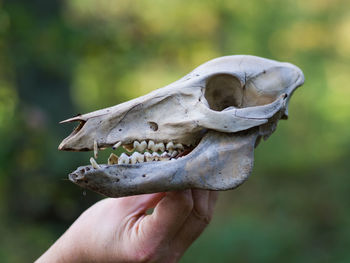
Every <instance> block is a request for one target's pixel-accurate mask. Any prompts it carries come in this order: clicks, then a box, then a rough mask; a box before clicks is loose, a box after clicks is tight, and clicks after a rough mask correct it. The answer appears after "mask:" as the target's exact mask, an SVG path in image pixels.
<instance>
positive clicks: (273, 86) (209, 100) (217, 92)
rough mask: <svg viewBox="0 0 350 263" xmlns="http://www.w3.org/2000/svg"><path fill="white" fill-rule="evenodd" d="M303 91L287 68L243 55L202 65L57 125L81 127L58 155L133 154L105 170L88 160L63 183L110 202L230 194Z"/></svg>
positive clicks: (299, 76)
mask: <svg viewBox="0 0 350 263" xmlns="http://www.w3.org/2000/svg"><path fill="white" fill-rule="evenodd" d="M303 83H304V76H303V73H302V71H301V70H300V69H299V68H297V67H296V66H294V65H292V64H289V63H281V62H277V61H273V60H268V59H264V58H259V57H254V56H243V55H240V56H226V57H220V58H216V59H214V60H211V61H209V62H206V63H204V64H202V65H201V66H199V67H198V68H196V69H195V70H193V71H192V72H191V73H189V74H188V75H186V76H185V77H183V78H181V79H180V80H178V81H176V82H174V83H172V84H170V85H168V86H166V87H164V88H161V89H158V90H155V91H153V92H151V93H149V94H147V95H145V96H142V97H139V98H136V99H133V100H131V101H128V102H125V103H122V104H119V105H116V106H113V107H110V108H105V109H102V110H98V111H94V112H91V113H88V114H84V115H78V116H77V117H73V118H70V119H68V120H65V121H63V122H74V121H80V125H79V126H78V127H77V128H76V129H75V130H74V131H73V133H72V134H71V135H70V136H68V137H67V138H66V139H64V140H63V142H62V143H61V144H60V146H59V149H60V150H72V151H86V150H94V152H95V157H96V155H97V152H98V149H100V148H107V147H114V148H116V147H119V146H121V145H123V147H124V148H125V149H127V150H128V151H130V152H131V151H135V152H134V153H133V154H132V155H131V156H128V155H126V154H125V153H123V154H122V155H121V156H120V157H118V156H116V155H114V154H111V156H110V158H109V160H108V164H101V165H98V164H97V163H96V162H95V160H94V159H93V158H92V159H91V164H92V165H88V166H82V167H79V168H78V169H77V170H76V171H74V172H72V173H71V174H70V175H69V179H70V180H71V181H72V182H74V183H76V184H78V185H80V186H82V187H84V188H87V189H91V190H93V191H96V192H98V193H101V194H103V195H106V196H110V197H119V196H126V195H135V194H143V193H152V192H161V191H162V192H164V191H170V190H180V189H186V188H200V189H210V190H228V189H233V188H235V187H237V186H238V185H240V184H241V183H243V182H244V181H245V180H246V179H247V178H248V176H249V175H250V173H251V170H252V167H253V158H254V147H256V146H257V144H258V142H259V141H260V138H261V137H264V138H265V139H266V138H267V137H268V136H269V135H270V134H271V133H272V132H273V131H274V130H275V128H276V125H277V122H278V120H279V119H281V118H286V117H287V115H288V102H289V100H290V97H291V95H292V93H293V91H294V90H295V89H296V88H297V87H299V86H300V85H302V84H303ZM143 152H144V153H143ZM152 152H153V153H152Z"/></svg>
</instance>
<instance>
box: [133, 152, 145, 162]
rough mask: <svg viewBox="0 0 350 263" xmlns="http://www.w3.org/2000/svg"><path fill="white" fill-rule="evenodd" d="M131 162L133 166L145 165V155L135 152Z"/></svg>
mask: <svg viewBox="0 0 350 263" xmlns="http://www.w3.org/2000/svg"><path fill="white" fill-rule="evenodd" d="M130 162H131V164H135V163H143V162H144V159H143V155H142V154H140V153H139V152H134V153H133V154H132V155H131V156H130Z"/></svg>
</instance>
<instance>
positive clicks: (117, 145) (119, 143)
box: [112, 142, 122, 150]
mask: <svg viewBox="0 0 350 263" xmlns="http://www.w3.org/2000/svg"><path fill="white" fill-rule="evenodd" d="M120 145H122V142H117V143H116V144H114V145H113V147H112V149H113V150H115V149H117V148H119V146H120Z"/></svg>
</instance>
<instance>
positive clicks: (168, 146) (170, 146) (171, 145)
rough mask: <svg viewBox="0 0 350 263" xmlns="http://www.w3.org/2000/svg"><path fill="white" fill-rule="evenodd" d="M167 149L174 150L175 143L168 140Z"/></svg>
mask: <svg viewBox="0 0 350 263" xmlns="http://www.w3.org/2000/svg"><path fill="white" fill-rule="evenodd" d="M166 149H167V150H173V149H174V143H173V142H168V143H167V145H166Z"/></svg>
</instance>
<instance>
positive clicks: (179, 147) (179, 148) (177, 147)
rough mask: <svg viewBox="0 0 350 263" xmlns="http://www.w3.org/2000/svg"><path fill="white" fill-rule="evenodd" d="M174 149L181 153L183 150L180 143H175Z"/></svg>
mask: <svg viewBox="0 0 350 263" xmlns="http://www.w3.org/2000/svg"><path fill="white" fill-rule="evenodd" d="M175 149H178V150H181V151H183V150H184V146H183V145H182V144H181V143H177V144H175Z"/></svg>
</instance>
